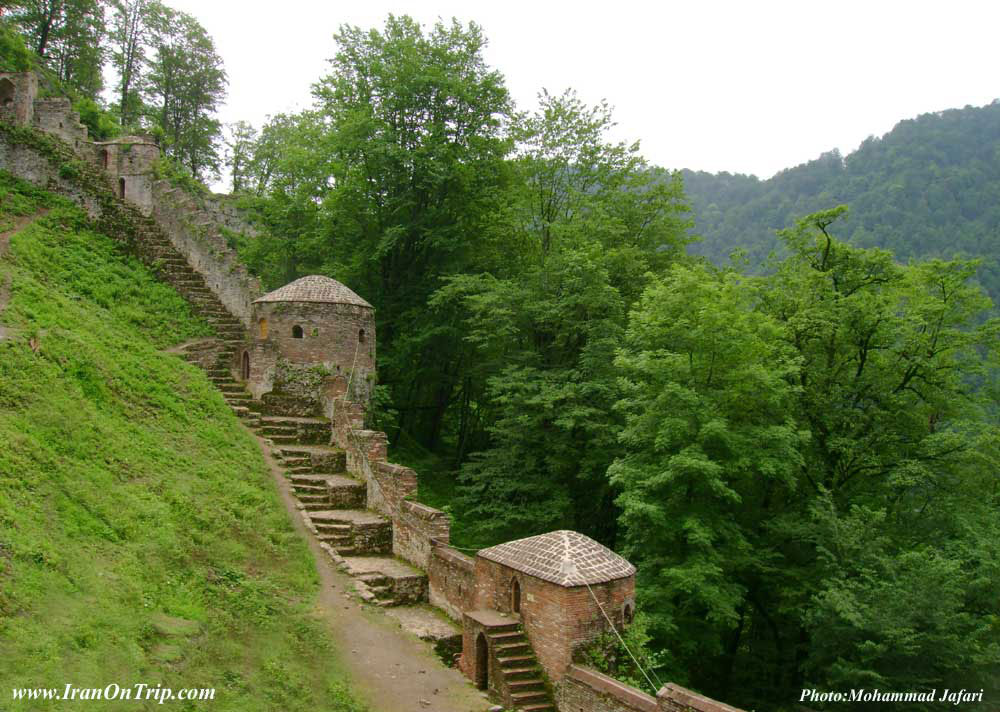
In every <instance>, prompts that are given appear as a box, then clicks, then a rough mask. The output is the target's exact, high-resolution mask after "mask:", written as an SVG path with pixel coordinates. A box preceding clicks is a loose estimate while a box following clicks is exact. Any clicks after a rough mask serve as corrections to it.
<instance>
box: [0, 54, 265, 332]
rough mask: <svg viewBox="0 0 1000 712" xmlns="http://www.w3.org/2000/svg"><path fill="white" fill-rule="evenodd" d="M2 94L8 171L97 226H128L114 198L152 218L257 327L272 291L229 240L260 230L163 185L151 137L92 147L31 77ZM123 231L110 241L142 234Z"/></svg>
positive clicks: (3, 83) (12, 77)
mask: <svg viewBox="0 0 1000 712" xmlns="http://www.w3.org/2000/svg"><path fill="white" fill-rule="evenodd" d="M0 94H4V97H0V98H3V102H2V104H0V119H2V120H3V121H4V122H8V123H9V129H10V130H4V131H0V166H3V168H4V169H6V170H8V171H10V172H11V173H13V174H14V175H15V176H17V177H18V178H21V179H23V180H27V181H29V182H32V183H34V184H36V185H40V186H44V187H46V188H47V189H49V190H51V191H53V192H56V193H59V194H61V195H64V196H66V197H68V198H70V199H71V200H73V201H74V202H76V203H77V204H78V205H80V206H81V207H83V208H84V209H85V210H86V211H87V213H88V214H89V215H90V216H91V218H94V219H96V220H103V221H104V222H105V223H110V222H117V223H121V222H122V220H121V219H120V218H121V216H120V214H121V213H122V212H123V211H122V210H121V208H120V205H121V204H120V202H119V201H115V200H114V198H119V199H120V201H123V202H126V203H128V204H129V205H130V206H131V207H132V208H135V209H136V210H137V211H138V212H139V213H140V214H141V215H143V216H147V217H150V218H152V219H153V220H154V221H155V223H156V224H157V227H158V228H160V230H161V231H162V232H163V233H164V234H165V235H166V237H167V238H168V239H169V240H170V242H171V243H172V244H173V245H174V247H175V248H176V249H177V251H178V252H180V253H181V255H183V257H184V258H185V259H186V260H187V261H188V263H189V264H190V266H191V267H192V268H193V269H194V270H196V271H197V272H199V273H200V274H201V275H202V276H203V277H204V279H205V283H206V285H207V286H208V288H209V289H210V290H211V291H212V292H213V293H214V294H215V296H217V297H218V299H219V301H221V302H222V304H223V306H225V308H226V309H227V310H228V311H229V312H230V313H231V314H232V315H233V316H235V317H236V318H237V319H239V320H240V321H241V322H243V324H244V326H247V327H248V326H249V325H250V312H251V306H250V305H251V303H252V302H253V300H254V299H256V298H257V297H259V296H260V295H261V294H263V291H264V290H263V289H262V288H261V284H260V281H259V280H258V279H257V278H256V277H254V276H253V275H251V274H250V273H249V271H248V270H247V269H246V267H245V266H244V265H243V264H242V262H241V261H240V260H239V258H238V256H237V254H236V250H235V249H234V248H233V246H232V245H231V244H230V242H229V239H227V236H226V232H229V233H230V234H232V233H244V234H251V235H252V234H256V230H254V229H253V228H252V227H250V226H249V225H248V224H247V223H246V221H245V220H243V219H242V217H241V216H240V214H239V211H238V210H237V209H236V207H235V206H234V205H232V204H231V201H227V200H224V199H215V198H213V197H210V196H194V195H191V194H189V193H187V192H185V191H183V190H181V189H179V188H175V187H174V186H173V185H172V184H171V183H170V182H169V181H167V180H158V179H157V178H156V177H155V162H156V160H157V159H158V158H159V157H160V150H159V147H158V146H156V144H155V143H153V142H152V140H151V139H150V138H149V137H145V136H125V137H120V138H117V139H114V140H112V141H101V142H97V141H93V140H91V138H90V136H89V134H88V131H87V128H86V127H85V126H84V125H83V124H81V123H80V115H79V114H78V113H77V112H76V111H74V110H73V108H72V105H71V104H70V100H69V99H67V98H65V97H53V98H39V97H38V96H37V95H38V77H37V76H36V75H35V74H33V73H31V72H15V73H11V72H0ZM0 123H2V122H0ZM6 125H7V124H5V126H6ZM39 132H41V134H44V136H41V135H40V134H39ZM125 212H127V211H125ZM112 213H114V215H112ZM126 222H128V223H130V224H134V223H135V221H134V220H127V221H126ZM105 227H107V225H106V226H105ZM118 227H119V229H117V230H115V229H110V230H109V232H110V234H112V235H113V236H115V237H121V233H122V231H123V230H125V231H129V230H131V232H132V234H133V238H134V234H135V232H137V230H135V229H132V228H129V227H128V226H126V225H118ZM139 247H140V248H141V246H139Z"/></svg>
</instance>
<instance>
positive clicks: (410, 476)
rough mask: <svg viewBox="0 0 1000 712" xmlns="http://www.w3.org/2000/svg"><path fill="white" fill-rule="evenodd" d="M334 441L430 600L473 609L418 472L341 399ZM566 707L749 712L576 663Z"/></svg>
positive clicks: (455, 553)
mask: <svg viewBox="0 0 1000 712" xmlns="http://www.w3.org/2000/svg"><path fill="white" fill-rule="evenodd" d="M324 410H325V411H326V412H327V413H329V414H330V416H331V421H332V428H333V438H332V440H333V444H334V445H336V446H338V447H340V448H342V449H343V450H344V451H345V453H346V460H347V469H348V471H350V472H352V473H354V474H355V475H357V476H359V477H362V478H363V479H364V482H365V483H366V485H367V488H368V506H369V507H370V508H371V509H374V510H375V511H378V512H380V513H381V514H384V515H385V516H387V517H389V518H390V519H391V520H392V531H393V537H392V553H393V554H394V555H396V556H398V557H400V558H402V559H404V560H406V561H408V562H409V563H411V564H413V565H414V566H417V567H419V568H421V569H423V570H424V571H425V572H426V574H427V578H428V586H429V601H430V603H431V605H433V606H436V607H437V608H440V609H441V610H443V611H444V612H445V613H447V614H448V615H449V616H450V617H451V618H453V619H455V620H459V621H460V620H462V617H463V614H464V613H465V612H467V611H470V610H472V609H473V608H475V602H476V577H475V567H476V564H475V559H474V558H473V557H471V556H468V555H467V554H464V553H462V552H461V551H459V550H458V549H456V548H454V547H453V546H451V545H450V544H449V538H450V534H451V521H450V519H449V517H448V515H447V514H446V513H445V512H442V511H441V510H438V509H434V508H433V507H428V506H427V505H425V504H421V503H420V502H418V501H416V500H415V499H414V498H415V497H416V495H417V485H418V476H417V473H416V472H415V471H414V470H413V469H412V468H409V467H404V466H403V465H396V464H393V463H391V462H389V460H388V438H387V437H386V434H385V433H383V432H380V431H376V430H366V429H365V428H364V425H363V421H364V409H363V406H361V405H360V404H357V403H350V402H349V401H347V400H346V399H345V398H344V397H343V396H339V397H337V398H335V399H331V401H330V402H328V403H327V404H326V405H325V406H324ZM555 696H556V702H557V704H558V707H559V709H560V710H561V712H743V711H742V710H738V709H737V708H735V707H730V706H729V705H725V704H723V703H721V702H717V701H715V700H712V699H709V698H707V697H704V696H702V695H699V694H697V693H695V692H692V691H691V690H688V689H686V688H683V687H681V686H680V685H676V684H674V683H668V684H666V685H664V686H663V687H661V688H660V690H659V692H658V693H657V695H656V697H653V696H651V695H648V694H646V693H645V692H642V691H641V690H638V689H636V688H634V687H632V686H630V685H627V684H625V683H623V682H620V681H618V680H615V679H614V678H611V677H609V676H607V675H604V674H602V673H600V672H598V671H597V670H594V669H592V668H589V667H586V666H583V665H577V664H571V665H569V666H568V668H567V672H566V674H565V675H564V676H563V677H562V678H561V679H560V680H559V681H558V683H557V684H556V685H555Z"/></svg>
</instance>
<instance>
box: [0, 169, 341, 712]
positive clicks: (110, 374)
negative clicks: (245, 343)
mask: <svg viewBox="0 0 1000 712" xmlns="http://www.w3.org/2000/svg"><path fill="white" fill-rule="evenodd" d="M46 208H47V209H49V212H48V214H46V215H44V216H41V217H38V218H37V219H35V220H34V221H33V222H30V223H29V224H27V225H26V226H24V227H23V229H21V230H20V231H18V232H16V233H14V234H13V235H10V236H9V237H10V241H9V242H10V245H9V252H8V254H7V255H6V256H3V257H0V291H3V292H9V303H7V304H6V308H5V309H4V310H3V311H2V313H0V324H3V325H4V327H5V333H4V335H3V338H2V340H0V660H3V661H4V662H3V664H2V665H0V690H2V695H3V697H0V699H2V700H3V702H2V703H0V706H3V707H4V708H5V709H55V708H56V706H54V704H53V702H51V701H38V702H34V703H31V702H20V703H19V702H13V703H11V701H10V695H11V689H12V688H22V687H31V688H38V687H46V688H49V687H51V688H60V690H61V689H62V688H63V687H64V686H65V685H66V684H67V683H69V684H74V685H80V686H82V687H88V688H94V687H96V688H102V689H103V688H104V687H105V685H108V684H111V683H115V684H118V685H121V686H122V687H130V686H133V685H136V684H138V683H145V684H149V685H152V686H154V687H155V686H156V685H158V684H162V685H163V686H164V687H169V688H173V689H174V690H180V689H188V688H215V700H214V701H213V702H211V703H208V704H211V706H212V708H213V709H218V710H240V711H241V712H244V711H247V710H274V709H283V710H315V709H334V710H354V709H357V708H358V707H357V705H356V704H355V703H353V702H352V700H351V696H350V694H349V692H348V691H347V689H346V687H345V685H344V683H343V679H342V676H341V674H340V673H339V672H338V669H337V667H336V666H335V665H334V664H332V663H331V656H333V655H334V654H335V651H333V650H331V646H330V643H329V640H328V637H327V636H328V633H327V631H325V630H324V629H323V627H322V626H321V625H320V624H319V623H318V622H317V621H315V620H314V619H313V618H312V616H311V614H310V612H309V608H310V606H311V604H312V602H313V599H314V597H315V595H316V592H317V586H318V583H317V579H316V573H315V569H314V568H313V567H312V565H311V558H310V556H309V554H308V550H307V548H306V546H305V545H304V543H303V542H302V540H301V539H300V538H299V537H298V536H297V535H296V534H295V532H294V530H293V528H292V526H291V525H290V523H289V521H288V518H287V516H286V514H285V512H284V510H283V508H282V506H281V504H280V502H279V498H278V495H277V493H276V492H275V491H274V487H273V484H272V480H271V476H270V473H269V471H268V469H267V466H266V464H265V463H264V461H263V459H262V457H261V455H260V452H259V449H258V447H257V445H256V443H255V442H254V441H253V440H252V438H251V437H250V436H249V435H248V434H247V432H246V431H245V430H244V429H243V428H241V427H240V425H239V423H238V421H237V419H236V418H235V416H234V415H233V414H232V412H231V411H230V410H229V408H228V407H227V406H226V404H225V402H224V401H223V399H222V397H221V395H220V394H219V393H218V391H216V390H215V389H214V388H213V386H212V384H211V383H210V382H209V381H208V380H207V379H206V378H205V376H204V374H203V373H202V372H201V371H200V370H198V369H196V368H194V367H192V366H190V365H188V364H186V363H185V362H184V361H183V360H182V359H181V358H179V357H178V356H175V355H172V354H169V353H166V352H165V349H166V348H167V347H170V346H173V345H176V344H177V343H179V342H182V341H184V340H188V339H192V338H197V337H199V336H202V335H205V334H207V333H209V330H210V326H209V324H208V323H207V322H205V321H202V320H201V319H199V318H197V317H195V316H194V315H193V314H192V313H191V310H190V307H189V306H188V304H187V303H186V302H185V301H184V300H183V299H182V298H181V297H180V296H179V295H178V294H177V292H175V291H174V290H172V289H171V288H170V287H168V286H166V285H165V284H162V283H160V282H158V281H157V280H156V279H155V278H154V277H153V275H152V273H151V272H149V271H148V270H147V269H146V268H144V267H143V266H142V265H141V264H140V263H139V262H138V261H136V260H135V259H132V258H128V257H125V256H123V255H122V254H121V253H120V252H119V247H118V246H117V245H116V243H114V242H113V241H112V240H111V239H110V238H108V237H106V236H104V235H101V234H97V233H95V232H93V231H91V230H90V229H89V226H88V222H87V221H86V219H85V217H84V215H83V214H82V213H81V212H80V211H79V210H78V209H76V208H75V207H72V206H71V205H70V204H68V203H67V202H65V201H63V200H61V199H58V198H55V197H53V196H51V195H49V194H46V193H44V192H42V191H39V190H37V189H35V188H32V187H30V186H28V185H27V184H24V183H21V182H18V181H16V180H14V179H12V178H11V177H10V176H8V175H5V174H0V233H2V232H4V231H8V230H10V228H11V226H12V225H14V224H15V223H17V222H20V223H22V224H23V223H25V220H24V219H23V217H22V218H21V219H20V221H19V219H18V217H19V216H31V215H34V214H37V213H38V211H40V210H42V209H46ZM5 285H6V287H5ZM2 301H8V300H6V299H5V300H2ZM2 301H0V305H2ZM101 704H102V707H103V708H105V709H122V708H128V709H153V708H159V706H158V705H157V704H156V702H155V701H152V700H150V701H148V702H144V703H139V704H137V703H136V702H135V701H132V702H128V703H126V702H119V703H107V702H105V703H101ZM174 704H177V703H176V702H175V703H174ZM8 705H12V706H10V707H8ZM186 708H187V707H186V706H185V705H183V704H182V705H180V706H178V709H186Z"/></svg>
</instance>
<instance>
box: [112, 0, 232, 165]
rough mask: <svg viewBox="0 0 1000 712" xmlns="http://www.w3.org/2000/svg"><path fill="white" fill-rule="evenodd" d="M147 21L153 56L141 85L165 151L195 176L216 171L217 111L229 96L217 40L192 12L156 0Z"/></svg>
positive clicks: (150, 53) (151, 6)
mask: <svg viewBox="0 0 1000 712" xmlns="http://www.w3.org/2000/svg"><path fill="white" fill-rule="evenodd" d="M143 22H144V23H145V24H146V26H147V33H148V37H149V48H148V50H147V52H148V56H149V61H148V70H147V71H146V73H145V74H144V75H143V77H142V87H143V92H144V94H145V96H146V97H147V98H148V101H149V102H150V106H149V107H148V113H149V115H150V117H152V118H153V120H154V121H155V123H156V124H157V125H159V126H160V128H162V129H163V132H164V138H165V141H164V144H163V145H164V150H165V151H166V153H167V154H168V155H170V156H172V157H174V158H176V159H177V160H178V161H180V162H181V163H182V164H183V165H184V166H185V167H186V168H187V169H188V170H189V171H191V174H192V175H194V176H195V177H196V178H201V177H202V176H203V175H210V176H214V175H217V174H218V169H219V166H220V156H219V141H220V139H221V135H222V124H221V123H219V121H218V120H217V119H215V118H214V114H215V112H216V110H217V109H218V107H219V104H220V103H221V102H222V101H223V100H224V99H225V96H226V72H225V69H223V65H222V58H221V57H220V56H219V55H218V53H217V52H216V51H215V43H214V42H213V40H212V38H211V37H210V36H209V34H208V33H207V32H206V31H205V28H204V27H202V26H201V24H200V23H199V22H198V21H197V20H196V19H195V18H194V17H193V16H192V15H189V14H187V13H185V12H179V11H177V10H173V9H172V8H169V7H167V6H165V5H162V4H160V3H157V2H151V3H149V5H148V6H147V13H146V15H145V16H144V18H143ZM125 101H126V102H127V101H128V99H127V97H126V99H125Z"/></svg>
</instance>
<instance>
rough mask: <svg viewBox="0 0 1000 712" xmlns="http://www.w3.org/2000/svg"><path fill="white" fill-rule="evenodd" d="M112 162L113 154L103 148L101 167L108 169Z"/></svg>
mask: <svg viewBox="0 0 1000 712" xmlns="http://www.w3.org/2000/svg"><path fill="white" fill-rule="evenodd" d="M110 163H111V154H109V153H108V149H106V148H105V149H102V150H101V168H103V169H104V170H108V166H109V165H110Z"/></svg>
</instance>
